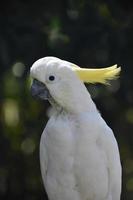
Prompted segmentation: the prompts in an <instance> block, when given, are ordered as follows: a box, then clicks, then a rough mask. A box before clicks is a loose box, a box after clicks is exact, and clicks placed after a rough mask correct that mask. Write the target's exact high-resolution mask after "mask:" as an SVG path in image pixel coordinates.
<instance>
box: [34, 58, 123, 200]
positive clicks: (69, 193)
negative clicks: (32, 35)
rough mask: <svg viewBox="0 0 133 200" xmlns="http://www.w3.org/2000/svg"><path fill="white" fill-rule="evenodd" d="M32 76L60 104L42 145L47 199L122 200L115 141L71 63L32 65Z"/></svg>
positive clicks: (51, 61) (50, 60)
mask: <svg viewBox="0 0 133 200" xmlns="http://www.w3.org/2000/svg"><path fill="white" fill-rule="evenodd" d="M49 74H54V75H55V76H56V81H55V82H54V83H49V82H48V81H47V80H48V79H47V77H48V76H49ZM31 75H32V77H33V78H36V79H38V80H39V81H41V82H43V83H44V84H45V85H46V86H47V88H48V89H49V91H50V94H51V96H52V97H53V98H54V100H55V101H56V103H57V104H56V105H55V106H54V109H55V110H56V112H53V115H52V116H51V117H50V119H49V121H48V123H47V125H46V127H45V129H44V131H43V134H42V137H41V142H40V163H41V172H42V177H43V182H44V186H45V189H46V192H47V194H48V197H49V200H120V193H121V164H120V157H119V150H118V145H117V142H116V140H115V137H114V135H113V133H112V130H111V129H110V128H109V127H108V126H107V124H106V123H105V121H104V120H103V119H102V117H101V115H100V114H99V112H98V111H97V109H96V106H95V105H94V103H93V101H92V99H91V97H90V95H89V93H88V91H87V90H86V88H85V86H84V84H83V83H82V82H81V81H80V80H79V79H78V77H77V75H76V74H75V73H74V72H73V70H72V69H71V63H69V62H65V61H62V60H60V59H57V58H54V57H52V58H51V57H46V58H43V59H41V60H39V61H37V62H36V63H35V64H34V65H33V66H32V68H31ZM57 105H58V106H57ZM56 106H57V107H58V109H56V108H57V107H56ZM59 107H60V109H59Z"/></svg>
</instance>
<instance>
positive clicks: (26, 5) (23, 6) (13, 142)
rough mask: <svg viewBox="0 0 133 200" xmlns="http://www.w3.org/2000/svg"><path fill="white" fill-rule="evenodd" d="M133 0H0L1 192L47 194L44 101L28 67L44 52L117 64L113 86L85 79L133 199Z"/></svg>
mask: <svg viewBox="0 0 133 200" xmlns="http://www.w3.org/2000/svg"><path fill="white" fill-rule="evenodd" d="M132 12H133V6H132V2H131V3H129V2H128V1H115V0H112V1H109V0H107V1H104V0H93V1H92V0H90V1H87V0H78V1H75V0H64V1H61V0H56V1H47V0H38V1H31V0H27V1H26V0H14V1H4V2H3V4H2V3H1V7H0V27H1V29H0V43H1V44H0V65H1V68H0V72H1V84H0V91H1V98H0V121H1V125H0V128H1V134H0V137H1V139H0V147H1V150H0V199H2V200H8V199H14V200H15V199H17V200H18V199H20V200H21V199H22V200H36V199H37V200H38V199H45V192H44V188H43V185H42V181H41V174H40V168H39V140H40V135H41V133H42V130H43V128H44V126H45V124H46V121H47V116H46V110H47V108H48V106H49V104H48V103H43V102H35V101H34V100H33V99H32V97H31V96H30V91H29V89H30V82H29V78H28V76H29V69H30V66H31V65H32V63H33V62H34V61H35V60H37V59H39V58H40V57H44V56H47V55H53V56H57V57H60V58H62V59H65V60H69V61H71V62H74V63H76V64H78V65H80V66H89V67H93V66H99V67H100V66H101V67H102V66H110V65H112V64H115V63H118V64H119V65H121V66H122V74H121V78H120V80H118V81H114V82H112V85H111V86H107V87H105V86H100V85H97V86H92V85H90V86H87V87H88V89H89V91H90V93H91V95H92V97H93V99H94V101H95V102H96V104H97V106H98V109H99V110H100V111H101V113H102V116H103V117H104V118H105V119H106V121H107V123H108V124H109V125H110V126H111V127H112V129H113V130H114V133H115V136H116V138H117V141H118V143H119V147H120V153H121V160H122V166H123V192H122V199H124V200H131V199H133V158H132V152H133V134H132V128H133V90H132V85H133V80H132V74H133V68H132V65H133V59H132V54H133V53H132V52H133V39H132V36H133V15H132Z"/></svg>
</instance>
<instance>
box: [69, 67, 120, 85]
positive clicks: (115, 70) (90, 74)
mask: <svg viewBox="0 0 133 200" xmlns="http://www.w3.org/2000/svg"><path fill="white" fill-rule="evenodd" d="M72 67H73V70H74V71H75V72H76V73H77V75H78V76H79V78H80V79H81V80H82V81H83V82H85V83H103V84H108V81H109V80H113V79H116V78H118V76H119V74H120V71H121V67H117V65H113V66H111V67H106V68H99V69H88V68H80V67H78V66H77V65H73V66H72Z"/></svg>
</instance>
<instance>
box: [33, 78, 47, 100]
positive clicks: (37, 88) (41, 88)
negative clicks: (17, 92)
mask: <svg viewBox="0 0 133 200" xmlns="http://www.w3.org/2000/svg"><path fill="white" fill-rule="evenodd" d="M31 94H32V96H33V97H35V98H38V99H42V100H48V99H49V98H50V93H49V91H48V89H47V87H46V86H45V84H43V83H41V82H40V81H38V80H36V79H34V80H33V83H32V85H31Z"/></svg>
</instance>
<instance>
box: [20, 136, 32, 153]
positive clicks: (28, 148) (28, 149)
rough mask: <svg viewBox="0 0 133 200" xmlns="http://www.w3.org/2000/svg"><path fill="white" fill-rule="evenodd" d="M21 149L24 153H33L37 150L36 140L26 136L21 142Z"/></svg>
mask: <svg viewBox="0 0 133 200" xmlns="http://www.w3.org/2000/svg"><path fill="white" fill-rule="evenodd" d="M21 150H22V152H23V153H24V154H32V153H33V152H34V150H35V142H34V140H33V139H31V138H26V139H25V140H24V141H23V142H22V144H21Z"/></svg>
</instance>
